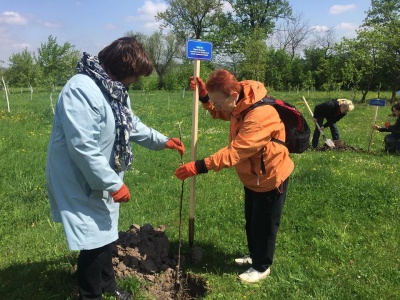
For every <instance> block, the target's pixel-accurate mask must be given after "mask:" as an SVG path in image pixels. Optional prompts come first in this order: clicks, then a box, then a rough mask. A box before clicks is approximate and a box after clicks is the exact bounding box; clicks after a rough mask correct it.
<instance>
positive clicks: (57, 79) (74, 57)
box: [38, 35, 81, 88]
mask: <svg viewBox="0 0 400 300" xmlns="http://www.w3.org/2000/svg"><path fill="white" fill-rule="evenodd" d="M80 56H81V55H80V52H79V51H77V50H75V46H73V45H71V44H70V43H68V42H66V43H64V44H63V45H59V44H58V43H57V38H56V37H53V36H52V35H50V36H49V37H48V40H47V43H41V46H40V48H38V61H39V65H40V67H41V69H42V71H43V74H44V78H43V79H44V84H45V85H46V86H47V87H49V88H53V87H54V86H57V85H63V84H64V83H65V82H66V81H67V80H68V78H69V77H71V76H72V75H73V74H75V67H76V64H77V62H78V61H79V59H80Z"/></svg>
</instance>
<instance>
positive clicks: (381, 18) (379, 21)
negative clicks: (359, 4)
mask: <svg viewBox="0 0 400 300" xmlns="http://www.w3.org/2000/svg"><path fill="white" fill-rule="evenodd" d="M363 26H364V31H369V32H373V36H374V39H375V40H376V41H377V43H376V45H377V53H378V54H379V55H378V57H379V60H380V64H381V65H382V71H383V74H380V75H381V78H383V79H385V80H382V82H380V83H382V84H384V85H388V87H389V89H391V91H392V98H391V102H394V101H395V99H396V91H397V89H399V87H400V2H399V1H398V0H372V1H371V7H370V9H369V10H368V12H367V17H366V18H365V20H364V24H363ZM379 87H380V85H379Z"/></svg>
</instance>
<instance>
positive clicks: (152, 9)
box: [137, 0, 168, 20]
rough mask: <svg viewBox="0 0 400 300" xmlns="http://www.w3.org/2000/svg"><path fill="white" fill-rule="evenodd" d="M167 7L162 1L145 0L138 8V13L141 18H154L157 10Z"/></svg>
mask: <svg viewBox="0 0 400 300" xmlns="http://www.w3.org/2000/svg"><path fill="white" fill-rule="evenodd" d="M167 8H168V6H167V4H165V3H164V2H153V1H150V0H146V1H145V2H144V4H143V6H141V7H139V8H138V10H137V11H138V13H139V15H140V16H141V17H142V18H146V19H151V20H154V16H155V15H157V13H158V12H163V11H165V10H166V9H167Z"/></svg>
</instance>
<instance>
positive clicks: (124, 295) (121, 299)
mask: <svg viewBox="0 0 400 300" xmlns="http://www.w3.org/2000/svg"><path fill="white" fill-rule="evenodd" d="M112 295H113V296H114V297H115V298H116V299H117V300H133V295H132V294H131V293H128V292H127V291H121V290H120V289H116V290H115V291H114V292H113V293H112Z"/></svg>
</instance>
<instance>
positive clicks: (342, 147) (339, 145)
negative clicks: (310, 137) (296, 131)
mask: <svg viewBox="0 0 400 300" xmlns="http://www.w3.org/2000/svg"><path fill="white" fill-rule="evenodd" d="M333 143H334V144H335V147H334V148H331V147H329V146H328V145H327V144H325V143H324V144H323V145H322V146H319V147H317V148H315V149H314V151H327V150H332V151H355V152H365V153H367V152H368V151H367V150H365V149H362V148H356V147H352V146H349V145H346V143H345V142H343V141H341V140H336V141H333Z"/></svg>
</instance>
